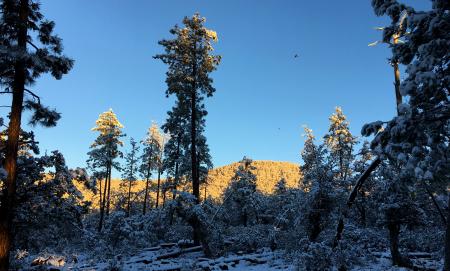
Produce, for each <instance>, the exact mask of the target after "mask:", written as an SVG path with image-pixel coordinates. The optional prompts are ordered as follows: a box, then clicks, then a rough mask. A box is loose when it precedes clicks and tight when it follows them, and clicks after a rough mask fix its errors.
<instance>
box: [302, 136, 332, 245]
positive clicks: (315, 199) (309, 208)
mask: <svg viewBox="0 0 450 271" xmlns="http://www.w3.org/2000/svg"><path fill="white" fill-rule="evenodd" d="M305 137H306V139H305V144H304V147H303V150H302V152H301V155H302V160H303V165H302V166H301V167H300V170H301V172H302V173H303V184H302V187H301V188H302V189H303V190H304V191H307V192H308V193H307V194H306V197H307V198H306V206H305V216H306V217H305V218H306V221H307V223H306V224H307V225H306V228H307V230H308V234H309V239H310V240H311V241H315V240H316V239H317V238H318V237H319V234H320V233H321V232H322V230H323V229H324V226H325V224H326V221H327V217H328V214H329V213H330V212H331V211H332V205H333V201H334V198H335V196H334V195H333V184H332V179H333V170H332V165H331V162H329V159H327V149H326V146H325V145H324V144H322V145H316V144H315V138H314V135H313V133H312V130H311V129H309V128H307V127H305Z"/></svg>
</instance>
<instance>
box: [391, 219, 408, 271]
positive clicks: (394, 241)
mask: <svg viewBox="0 0 450 271" xmlns="http://www.w3.org/2000/svg"><path fill="white" fill-rule="evenodd" d="M388 230H389V243H390V249H391V257H392V264H393V265H396V266H400V267H407V268H411V267H412V263H411V261H410V260H409V259H407V258H405V257H403V256H402V254H401V253H400V251H399V246H398V236H399V235H400V224H398V223H397V222H389V223H388Z"/></svg>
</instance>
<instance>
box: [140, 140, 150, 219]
mask: <svg viewBox="0 0 450 271" xmlns="http://www.w3.org/2000/svg"><path fill="white" fill-rule="evenodd" d="M152 155H153V147H152V146H151V145H150V155H149V159H148V165H147V176H146V180H145V195H144V207H143V208H142V214H143V215H145V212H146V210H147V198H148V184H149V181H150V176H151V175H152V174H151V169H152V159H151V158H152Z"/></svg>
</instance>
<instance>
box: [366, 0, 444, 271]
mask: <svg viewBox="0 0 450 271" xmlns="http://www.w3.org/2000/svg"><path fill="white" fill-rule="evenodd" d="M372 6H373V8H374V11H375V14H376V15H378V16H382V15H387V16H389V17H390V18H391V20H392V23H391V25H389V26H388V27H385V28H384V31H383V40H384V41H385V42H389V41H390V40H391V39H392V38H393V36H394V34H395V35H396V36H398V37H399V38H400V39H401V41H402V42H398V43H391V48H392V52H393V57H392V59H391V62H393V63H399V64H402V65H406V74H405V79H404V80H403V82H402V83H401V85H400V93H401V94H402V96H405V97H407V99H405V101H406V102H405V103H402V104H400V105H399V107H398V112H399V115H398V116H397V117H394V118H393V119H392V120H390V121H388V122H382V121H377V122H373V123H371V124H368V125H365V126H364V127H363V129H362V133H363V135H370V134H376V136H375V138H374V140H373V141H372V149H373V150H374V151H375V153H376V154H377V155H380V157H382V158H384V159H387V160H389V163H390V164H392V165H395V166H396V167H397V168H398V175H397V176H396V178H395V180H393V182H395V184H393V188H396V189H395V191H394V192H395V195H405V194H407V193H408V192H409V191H410V190H411V189H413V187H414V186H416V185H414V184H420V183H429V184H433V185H432V186H431V187H433V188H435V187H439V186H441V187H442V186H444V187H446V186H448V179H449V177H450V176H449V174H450V160H449V159H448V157H450V156H449V154H450V150H449V148H448V145H449V143H450V142H449V141H450V135H449V131H450V129H449V121H448V120H449V118H450V113H449V112H450V110H449V108H450V104H449V103H450V102H449V101H450V99H449V92H448V85H449V82H448V74H449V65H448V63H449V58H450V56H449V54H448V43H449V42H450V41H449V39H450V36H449V35H448V33H450V23H449V21H450V19H449V16H448V14H449V9H450V6H449V3H448V1H445V0H436V1H432V9H431V10H429V11H426V12H423V11H416V10H414V9H413V8H412V7H408V6H406V5H404V4H400V3H398V2H397V1H387V0H372ZM444 190H445V188H444ZM447 193H448V192H447ZM448 197H449V198H450V195H449V196H448ZM397 198H398V197H397ZM400 200H401V197H400ZM449 202H450V200H449ZM448 212H449V213H448V217H449V218H450V208H449V211H448ZM445 245H446V252H445V270H450V223H447V237H446V244H445ZM394 254H397V253H393V255H392V256H393V261H394V264H400V265H403V264H404V265H408V264H409V263H404V262H403V261H402V260H403V259H402V258H401V257H398V258H396V259H394V258H395V256H397V255H394ZM398 255H399V254H398Z"/></svg>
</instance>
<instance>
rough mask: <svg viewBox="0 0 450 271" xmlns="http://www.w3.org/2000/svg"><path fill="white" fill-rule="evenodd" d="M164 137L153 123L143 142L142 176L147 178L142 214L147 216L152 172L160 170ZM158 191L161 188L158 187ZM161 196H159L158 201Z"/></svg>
mask: <svg viewBox="0 0 450 271" xmlns="http://www.w3.org/2000/svg"><path fill="white" fill-rule="evenodd" d="M162 140H163V139H162V135H161V133H160V131H159V128H158V125H157V124H156V123H153V124H152V125H151V127H150V128H149V129H148V131H147V136H146V137H145V139H144V140H143V141H142V144H144V151H143V153H142V156H141V166H140V172H141V175H142V176H143V177H144V178H145V180H146V182H145V194H144V205H143V208H142V213H143V214H144V215H145V212H146V210H147V201H148V191H149V184H150V177H151V175H152V171H154V170H155V169H158V167H159V166H158V161H159V157H160V153H161V151H162V144H163V142H162ZM158 190H160V188H159V187H158ZM158 197H159V194H158V196H157V199H156V200H158Z"/></svg>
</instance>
